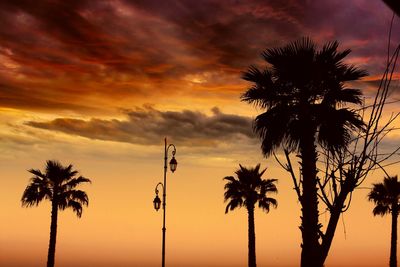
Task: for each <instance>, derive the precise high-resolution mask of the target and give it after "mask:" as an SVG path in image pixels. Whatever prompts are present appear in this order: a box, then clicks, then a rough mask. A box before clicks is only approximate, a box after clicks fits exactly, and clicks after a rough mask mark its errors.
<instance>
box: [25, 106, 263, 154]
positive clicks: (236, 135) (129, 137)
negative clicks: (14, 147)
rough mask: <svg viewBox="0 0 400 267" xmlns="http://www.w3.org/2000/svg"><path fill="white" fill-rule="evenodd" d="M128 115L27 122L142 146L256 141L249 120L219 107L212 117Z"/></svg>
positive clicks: (152, 112) (140, 111)
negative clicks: (168, 139) (170, 140)
mask: <svg viewBox="0 0 400 267" xmlns="http://www.w3.org/2000/svg"><path fill="white" fill-rule="evenodd" d="M125 114H126V117H127V119H126V120H119V119H110V120H104V119H98V118H92V119H90V120H81V119H71V118H57V119H54V120H51V121H46V122H37V121H28V122H26V125H29V126H32V127H35V128H40V129H46V130H51V131H59V132H63V133H67V134H71V135H78V136H83V137H87V138H90V139H99V140H107V141H117V142H126V143H132V144H141V145H149V144H158V143H159V141H160V140H162V138H163V137H164V136H170V137H173V139H174V140H175V141H176V142H177V143H179V144H180V145H182V146H195V147H201V146H205V147H209V146H218V145H219V144H226V143H232V144H238V143H241V142H246V143H253V142H256V138H255V135H254V134H253V132H252V119H251V118H250V117H245V116H239V115H234V114H226V113H223V112H221V111H220V110H219V109H218V108H216V107H215V108H213V109H212V114H211V115H207V114H205V113H202V112H199V111H191V110H183V111H179V112H178V111H160V110H157V109H155V108H153V107H143V108H136V109H134V110H129V111H126V112H125Z"/></svg>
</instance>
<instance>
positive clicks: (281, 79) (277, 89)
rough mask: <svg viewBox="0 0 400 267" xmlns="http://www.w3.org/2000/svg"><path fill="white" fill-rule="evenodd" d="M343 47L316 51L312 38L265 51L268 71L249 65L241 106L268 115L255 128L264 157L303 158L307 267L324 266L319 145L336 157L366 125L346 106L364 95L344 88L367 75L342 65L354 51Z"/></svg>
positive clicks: (303, 263)
mask: <svg viewBox="0 0 400 267" xmlns="http://www.w3.org/2000/svg"><path fill="white" fill-rule="evenodd" d="M338 45H339V44H338V42H329V43H326V44H325V45H324V46H323V47H322V49H320V50H317V48H316V45H315V43H314V42H313V41H312V40H311V39H310V38H302V39H300V40H297V41H295V42H292V43H289V44H288V45H286V46H284V47H281V48H271V49H267V50H265V51H264V52H263V53H262V57H263V58H264V60H265V61H266V62H267V63H268V64H269V67H266V68H265V69H264V70H260V69H258V68H257V67H255V66H250V68H249V69H248V70H247V71H246V72H245V73H244V74H243V79H244V80H247V81H250V82H252V83H254V85H253V86H252V87H251V88H249V89H248V90H247V91H246V92H245V93H244V94H243V95H242V97H241V99H242V101H245V102H248V103H251V104H254V105H256V106H258V107H261V108H263V109H265V110H266V111H265V112H264V113H262V114H260V115H258V116H257V117H256V119H255V123H254V130H255V132H256V133H257V134H258V135H259V136H260V138H261V141H262V144H261V148H262V151H263V154H264V155H265V156H269V155H271V154H272V153H273V152H274V151H276V150H277V149H278V148H279V147H280V146H283V147H284V148H285V149H287V150H288V151H290V152H294V151H296V152H299V154H300V158H301V172H302V182H301V187H302V188H301V189H302V195H301V197H300V203H301V206H302V209H301V210H302V216H301V218H302V222H301V227H300V229H301V232H302V253H301V266H302V267H321V266H322V265H323V262H324V257H323V256H322V250H321V248H320V246H321V245H320V243H319V242H320V241H319V238H320V227H321V224H319V220H318V216H319V211H318V197H317V167H316V162H317V157H318V155H317V152H316V144H317V143H318V144H320V145H321V146H323V147H324V148H326V149H328V150H329V151H331V152H334V153H335V152H337V151H339V150H340V149H341V148H343V147H345V146H346V145H347V144H348V142H349V141H350V139H351V130H353V129H355V128H362V127H363V126H364V123H363V121H362V119H361V118H360V116H359V115H357V113H356V112H355V111H353V110H349V109H348V108H345V107H344V105H345V104H346V103H352V104H361V92H360V90H358V89H350V88H345V86H344V83H345V82H348V81H354V80H358V79H360V78H361V77H363V76H366V75H367V73H366V72H365V71H363V70H360V69H357V68H356V67H354V66H349V65H346V64H345V63H343V61H342V60H343V58H345V57H346V56H347V55H348V54H349V53H350V50H344V51H338V50H337V48H338Z"/></svg>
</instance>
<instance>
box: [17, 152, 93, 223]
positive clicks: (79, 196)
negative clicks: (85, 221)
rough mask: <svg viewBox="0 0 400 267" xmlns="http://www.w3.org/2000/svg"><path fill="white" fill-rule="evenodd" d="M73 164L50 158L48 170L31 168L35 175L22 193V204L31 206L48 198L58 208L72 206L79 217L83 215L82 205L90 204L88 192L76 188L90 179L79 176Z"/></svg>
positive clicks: (47, 165) (47, 164)
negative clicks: (42, 170)
mask: <svg viewBox="0 0 400 267" xmlns="http://www.w3.org/2000/svg"><path fill="white" fill-rule="evenodd" d="M72 168H73V166H72V165H68V166H67V167H63V166H62V165H61V163H60V162H58V161H52V160H49V161H47V163H46V170H45V172H44V173H42V172H41V171H40V170H35V169H30V170H29V172H30V173H32V174H33V175H34V176H33V177H32V178H31V180H30V184H29V185H28V186H27V187H26V189H25V191H24V193H23V195H22V199H21V201H22V205H23V206H25V207H30V206H34V205H36V206H37V205H39V203H40V202H41V201H42V200H44V199H48V200H50V201H51V202H55V203H56V204H57V207H58V209H60V210H64V209H66V208H72V210H73V211H74V212H75V213H76V215H77V216H78V217H81V216H82V206H83V205H85V206H87V205H88V204H89V198H88V196H87V194H86V193H85V192H84V191H82V190H77V189H75V188H76V187H77V186H78V185H79V184H81V183H88V182H89V183H90V180H89V179H87V178H85V177H82V176H78V177H77V174H78V171H76V170H72Z"/></svg>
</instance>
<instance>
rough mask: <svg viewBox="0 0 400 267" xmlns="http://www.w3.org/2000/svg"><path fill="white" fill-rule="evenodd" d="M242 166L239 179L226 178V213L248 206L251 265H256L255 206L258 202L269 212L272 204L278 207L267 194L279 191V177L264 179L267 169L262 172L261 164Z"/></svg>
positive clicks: (259, 205)
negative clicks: (277, 185) (277, 182)
mask: <svg viewBox="0 0 400 267" xmlns="http://www.w3.org/2000/svg"><path fill="white" fill-rule="evenodd" d="M239 166H240V168H239V169H238V170H237V171H236V172H235V173H236V176H237V179H236V178H234V177H233V176H227V177H225V178H224V180H227V181H228V182H227V183H226V184H225V193H224V200H225V202H227V201H229V202H228V205H227V206H226V209H225V213H228V211H230V210H234V209H236V208H240V207H243V206H244V207H246V209H247V213H248V242H249V244H248V246H249V255H248V263H249V267H256V236H255V224H254V208H255V205H256V204H257V202H258V207H259V208H261V209H262V210H264V211H265V212H267V213H268V212H269V208H270V206H271V205H272V206H273V207H274V208H276V207H277V205H278V203H277V201H276V200H275V199H274V198H270V197H268V196H267V194H269V193H277V192H278V190H277V188H276V186H275V184H274V183H275V182H276V181H277V179H267V180H264V179H262V178H261V177H262V175H263V174H264V172H265V170H266V169H264V170H262V171H261V172H260V164H258V165H257V166H256V167H255V168H251V169H247V168H245V167H243V166H242V165H240V164H239Z"/></svg>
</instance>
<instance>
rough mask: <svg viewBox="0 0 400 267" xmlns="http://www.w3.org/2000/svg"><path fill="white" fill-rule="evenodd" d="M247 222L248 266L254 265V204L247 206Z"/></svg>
mask: <svg viewBox="0 0 400 267" xmlns="http://www.w3.org/2000/svg"><path fill="white" fill-rule="evenodd" d="M247 213H248V222H249V229H248V230H249V232H248V235H249V236H248V239H249V256H248V261H249V267H256V266H257V265H256V234H255V224H254V204H253V205H249V206H247Z"/></svg>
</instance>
